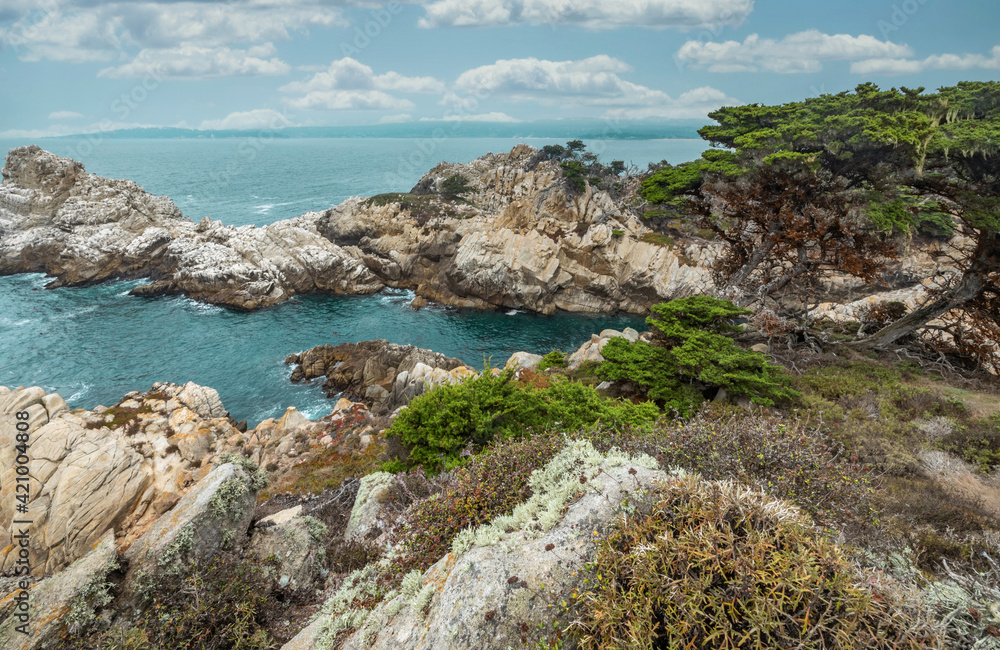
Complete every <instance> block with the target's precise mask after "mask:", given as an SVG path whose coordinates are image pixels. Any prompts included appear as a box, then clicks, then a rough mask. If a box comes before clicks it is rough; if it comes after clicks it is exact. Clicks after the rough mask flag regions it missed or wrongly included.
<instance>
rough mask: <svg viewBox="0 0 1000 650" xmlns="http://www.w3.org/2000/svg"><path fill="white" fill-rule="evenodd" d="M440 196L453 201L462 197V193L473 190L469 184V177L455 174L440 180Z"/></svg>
mask: <svg viewBox="0 0 1000 650" xmlns="http://www.w3.org/2000/svg"><path fill="white" fill-rule="evenodd" d="M440 189H441V198H443V199H447V200H448V201H454V200H456V199H459V198H461V197H462V195H463V194H468V193H470V192H474V191H475V190H474V189H473V188H472V186H471V185H469V179H468V178H466V177H465V176H463V175H461V174H455V175H453V176H449V177H448V178H446V179H444V180H443V181H441V188H440Z"/></svg>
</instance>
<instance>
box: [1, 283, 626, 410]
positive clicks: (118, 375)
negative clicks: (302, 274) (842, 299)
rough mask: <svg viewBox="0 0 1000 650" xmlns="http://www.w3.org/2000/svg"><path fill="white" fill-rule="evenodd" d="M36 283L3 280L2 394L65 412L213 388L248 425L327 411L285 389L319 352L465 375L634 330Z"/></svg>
mask: <svg viewBox="0 0 1000 650" xmlns="http://www.w3.org/2000/svg"><path fill="white" fill-rule="evenodd" d="M45 282H46V280H45V278H44V277H43V276H42V275H39V274H30V275H27V274H26V275H18V276H13V277H6V278H0V305H3V311H2V312H0V385H5V386H18V385H27V386H30V385H38V386H43V387H45V388H46V389H47V390H49V391H55V392H58V393H59V394H61V395H62V396H63V397H64V398H66V401H67V402H69V403H70V405H71V406H73V407H85V408H92V407H94V406H96V405H98V404H104V405H105V406H108V405H111V404H113V403H115V402H117V401H118V400H119V399H121V397H122V395H124V394H125V393H127V392H129V391H131V390H146V389H148V388H149V387H150V386H151V385H152V384H153V383H154V382H157V381H171V382H176V383H184V382H187V381H193V382H195V383H198V384H202V385H205V386H212V387H213V388H215V389H216V390H218V391H219V394H220V395H221V396H222V401H223V403H224V404H225V405H226V408H227V409H229V411H230V413H231V414H232V415H233V417H235V418H236V419H238V420H243V419H246V420H249V421H250V422H251V424H254V423H256V422H259V421H260V420H262V419H264V418H268V417H274V416H280V415H281V414H282V413H283V412H284V410H285V408H286V407H288V406H297V407H298V408H299V409H300V410H302V411H303V412H305V413H306V414H308V415H309V416H310V417H319V416H321V415H325V414H327V413H329V411H330V409H331V408H332V403H331V402H330V401H329V400H327V399H326V397H325V396H324V395H323V393H322V391H321V390H320V385H321V383H322V380H317V381H314V382H312V383H310V384H292V383H291V382H290V381H288V377H289V375H290V374H291V366H286V365H285V364H284V359H285V357H286V356H287V355H288V354H290V353H293V352H300V351H302V350H305V349H308V348H311V347H313V346H316V345H321V344H325V343H329V344H334V345H335V344H337V343H345V342H355V341H362V340H368V339H376V338H384V339H388V340H389V341H392V342H394V343H400V344H412V345H416V346H419V347H423V348H430V349H433V350H436V351H438V352H442V353H444V354H447V355H449V356H453V357H457V358H459V359H461V360H462V361H464V362H466V363H467V364H469V365H471V366H474V367H482V365H483V362H484V360H490V359H492V362H493V364H496V365H499V364H503V363H504V362H505V361H506V360H507V359H508V357H509V356H510V355H511V354H512V353H514V352H516V351H518V350H528V351H532V352H536V353H544V352H547V351H549V350H552V349H557V348H558V349H563V350H566V351H569V350H571V349H575V348H576V347H577V346H579V345H580V344H581V343H583V342H584V341H586V340H587V339H588V338H589V337H590V334H591V333H594V332H599V331H600V330H602V329H604V328H607V327H613V328H616V329H620V328H623V327H627V326H632V327H637V328H641V327H642V320H641V319H637V318H634V317H628V316H626V317H587V316H573V315H566V314H563V315H559V316H552V317H546V316H538V315H534V314H524V313H517V312H513V311H512V312H508V313H505V312H484V311H471V310H462V311H460V310H455V309H447V308H442V307H436V306H431V307H427V308H425V309H422V310H420V311H416V310H414V309H412V308H411V307H410V306H409V303H410V301H411V300H412V299H413V294H412V293H409V292H405V291H386V292H383V293H380V294H377V295H374V296H356V297H332V296H301V297H298V298H295V299H293V300H291V301H289V302H287V303H285V304H282V305H280V306H278V307H274V308H271V309H264V310H260V311H256V312H253V313H242V312H233V311H229V310H226V309H223V308H221V307H215V306H211V305H203V304H200V303H196V302H194V301H193V300H188V299H185V298H176V297H165V298H137V297H134V296H129V295H127V294H128V291H129V289H131V288H132V287H134V286H135V285H136V284H139V283H138V282H134V281H133V282H116V283H111V284H105V285H101V286H98V287H88V288H82V289H58V290H46V289H43V288H42V287H43V286H44V284H45Z"/></svg>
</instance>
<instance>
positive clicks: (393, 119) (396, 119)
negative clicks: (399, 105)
mask: <svg viewBox="0 0 1000 650" xmlns="http://www.w3.org/2000/svg"><path fill="white" fill-rule="evenodd" d="M412 121H413V116H412V115H410V114H409V113H397V114H396V115H384V116H382V117H380V118H378V123H379V124H403V123H404V122H412Z"/></svg>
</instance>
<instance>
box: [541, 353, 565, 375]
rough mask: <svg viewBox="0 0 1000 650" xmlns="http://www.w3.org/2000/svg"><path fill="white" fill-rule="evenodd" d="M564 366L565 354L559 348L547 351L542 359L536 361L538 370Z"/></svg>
mask: <svg viewBox="0 0 1000 650" xmlns="http://www.w3.org/2000/svg"><path fill="white" fill-rule="evenodd" d="M565 367H566V355H565V354H563V353H562V352H560V351H559V350H553V351H552V352H549V353H548V354H546V355H545V356H544V357H542V360H541V361H539V362H538V369H539V370H548V369H549V368H565Z"/></svg>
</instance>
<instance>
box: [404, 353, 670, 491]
mask: <svg viewBox="0 0 1000 650" xmlns="http://www.w3.org/2000/svg"><path fill="white" fill-rule="evenodd" d="M514 376H515V373H514V371H513V370H504V371H502V372H500V373H499V374H497V375H494V374H493V373H492V372H491V371H490V370H489V369H488V368H487V369H486V370H485V371H484V372H483V373H482V374H481V375H479V376H477V377H472V378H469V379H467V380H466V381H464V382H462V383H458V384H446V385H442V386H438V387H436V388H434V389H433V390H431V391H429V392H427V393H424V394H423V395H420V396H418V397H417V398H415V399H414V400H413V401H411V402H410V404H409V406H408V407H407V408H406V409H405V410H404V411H403V412H402V413H400V414H399V416H398V417H397V418H396V420H395V421H394V422H393V423H392V426H390V428H389V429H388V431H387V435H389V436H393V437H397V438H399V439H400V440H401V441H402V442H403V443H404V444H406V445H411V446H412V449H411V451H410V460H411V461H412V462H413V463H416V464H419V465H422V466H423V467H424V468H425V469H426V470H427V471H429V472H436V471H439V470H440V469H442V468H449V467H454V466H456V465H458V464H460V463H461V462H462V460H463V457H462V454H463V452H465V451H467V452H468V453H471V452H473V451H476V450H479V449H482V448H484V447H485V446H487V445H489V444H490V443H491V442H492V441H493V440H494V439H498V438H509V437H515V436H520V435H523V434H525V433H526V432H528V431H529V430H531V429H535V430H539V429H545V428H547V427H554V426H558V427H560V428H561V429H563V430H570V431H571V430H573V429H576V428H579V427H581V426H584V425H588V424H593V423H595V422H599V421H600V422H605V423H608V424H612V425H637V424H642V423H646V422H652V421H653V420H655V419H656V418H657V417H658V416H659V411H658V409H657V408H656V406H655V405H653V404H652V403H649V402H646V403H642V404H632V403H630V402H621V401H617V400H608V399H605V398H603V397H601V396H600V395H599V394H598V393H597V391H596V390H594V389H593V388H591V387H589V386H583V385H582V384H578V383H575V382H572V381H568V380H566V379H556V380H555V381H553V382H552V384H551V385H549V386H548V387H545V388H535V387H533V386H530V385H528V386H526V385H522V384H521V383H519V382H517V381H515V380H514Z"/></svg>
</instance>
